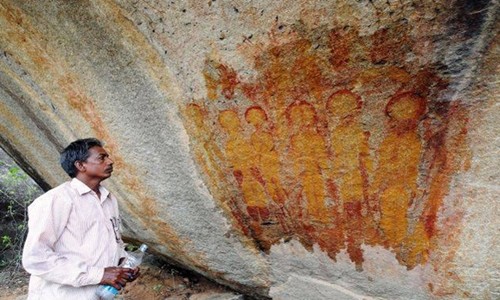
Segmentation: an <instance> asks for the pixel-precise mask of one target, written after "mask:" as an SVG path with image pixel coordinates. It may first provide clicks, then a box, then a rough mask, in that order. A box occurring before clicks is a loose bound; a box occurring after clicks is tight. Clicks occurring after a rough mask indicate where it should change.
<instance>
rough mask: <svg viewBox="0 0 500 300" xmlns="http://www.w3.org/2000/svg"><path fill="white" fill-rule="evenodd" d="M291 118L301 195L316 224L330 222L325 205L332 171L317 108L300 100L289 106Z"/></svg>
mask: <svg viewBox="0 0 500 300" xmlns="http://www.w3.org/2000/svg"><path fill="white" fill-rule="evenodd" d="M287 112H288V113H287V117H288V121H289V123H290V126H291V127H292V128H291V130H290V131H291V132H293V135H292V136H291V138H290V154H291V157H292V161H293V170H294V174H295V176H296V178H297V179H298V180H299V183H300V185H301V188H302V190H301V195H300V196H301V197H302V198H303V199H305V200H306V202H307V210H306V211H307V214H308V217H309V220H310V221H312V222H313V223H320V224H325V223H328V222H329V219H330V218H329V212H328V211H327V209H326V206H325V200H326V190H325V176H326V175H327V172H328V169H329V167H328V153H327V149H326V143H325V140H324V138H323V136H321V135H320V134H319V133H318V132H317V128H316V125H317V124H316V123H317V121H316V111H315V110H314V108H313V107H312V105H311V104H309V103H307V102H305V101H300V102H296V103H294V104H292V105H290V106H289V107H288V111H287Z"/></svg>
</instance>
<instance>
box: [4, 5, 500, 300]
mask: <svg viewBox="0 0 500 300" xmlns="http://www.w3.org/2000/svg"><path fill="white" fill-rule="evenodd" d="M497 16H498V2H497V1H465V0H456V1H441V0H439V1H426V0H424V1H408V0H401V1H385V0H384V1H378V0H373V1H372V0H370V1H364V0H359V1H321V0H316V1H260V0H259V1H220V0H217V1H215V0H211V1H209V0H207V1H159V0H143V1H132V0H114V1H112V0H99V1H97V0H94V1H62V0H61V1H55V0H54V1H43V0H42V1H40V0H38V1H34V0H32V1H20V0H19V1H13V0H12V1H11V0H3V1H1V2H0V50H1V51H0V120H1V124H0V129H1V132H0V145H1V146H2V148H4V149H5V150H7V152H9V153H10V154H11V155H12V156H13V157H14V158H15V159H16V160H17V161H18V162H19V163H20V164H21V165H22V166H23V167H24V168H25V169H26V170H27V171H28V172H29V173H30V174H31V175H32V176H33V177H34V178H35V180H37V182H38V183H39V184H40V185H41V186H42V187H44V188H45V189H48V188H50V187H52V186H55V185H56V184H58V183H59V182H61V181H64V180H66V176H65V174H63V172H62V170H60V168H59V167H58V162H57V159H58V154H57V153H58V151H60V150H61V149H62V148H63V147H64V146H65V145H66V144H67V143H68V142H70V141H71V140H73V139H76V138H82V137H88V136H95V137H97V138H99V139H102V140H104V141H105V142H106V147H107V148H108V150H109V151H110V152H111V153H112V157H113V159H114V161H115V169H116V170H117V171H116V172H115V173H116V174H114V176H113V178H112V179H110V180H108V181H107V182H106V184H107V186H108V187H109V188H110V189H111V190H112V191H113V192H114V193H116V194H117V196H118V197H119V199H120V205H121V208H122V212H123V214H124V222H123V225H124V229H125V235H126V236H127V237H129V238H130V239H133V240H140V241H142V242H146V243H148V244H149V245H150V246H151V249H152V250H153V251H155V252H156V253H159V254H161V255H164V256H166V257H169V258H170V259H173V260H175V261H177V262H178V263H179V264H181V265H183V266H185V267H187V268H190V269H192V270H195V271H198V272H200V273H202V274H205V275H207V276H208V277H210V278H212V279H214V280H216V281H218V282H221V283H224V284H227V285H230V286H232V287H234V288H236V289H238V290H240V291H242V292H245V293H249V294H253V295H257V296H263V297H272V298H273V299H370V298H377V299H380V298H382V299H383V298H387V299H434V298H442V299H457V298H475V299H495V298H496V299H498V298H499V297H500V284H499V280H500V278H499V277H500V275H499V269H500V258H499V255H498V253H500V249H499V246H498V238H499V234H498V232H499V221H498V216H499V215H500V211H499V210H500V204H499V201H498V198H499V196H500V195H499V186H498V182H499V180H500V178H499V171H498V161H499V159H498V157H500V156H499V154H500V153H499V149H500V142H499V138H498V137H499V128H500V124H499V121H498V113H499V111H498V107H499V105H498V94H499V92H500V91H499V86H498V59H499V43H498V28H499V27H498V23H497V22H498V20H497Z"/></svg>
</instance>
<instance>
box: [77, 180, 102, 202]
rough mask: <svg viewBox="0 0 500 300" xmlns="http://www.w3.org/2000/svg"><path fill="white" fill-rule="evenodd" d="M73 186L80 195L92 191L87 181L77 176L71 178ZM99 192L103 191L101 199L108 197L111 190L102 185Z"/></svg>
mask: <svg viewBox="0 0 500 300" xmlns="http://www.w3.org/2000/svg"><path fill="white" fill-rule="evenodd" d="M71 186H72V187H73V188H74V189H76V191H77V192H78V194H80V196H81V195H83V194H86V193H89V192H91V191H92V190H91V189H90V188H89V187H88V186H87V185H86V184H85V183H83V182H81V181H80V180H79V179H77V178H76V177H75V178H73V179H71ZM99 192H101V199H106V198H107V197H108V195H109V191H108V190H107V189H106V188H105V187H103V186H102V185H100V186H99Z"/></svg>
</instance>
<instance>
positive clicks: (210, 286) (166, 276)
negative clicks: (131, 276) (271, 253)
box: [0, 256, 232, 300]
mask: <svg viewBox="0 0 500 300" xmlns="http://www.w3.org/2000/svg"><path fill="white" fill-rule="evenodd" d="M13 271H14V270H13V269H10V270H5V269H4V270H2V271H0V300H25V299H26V295H27V293H28V280H29V274H27V273H26V272H24V270H22V269H20V270H17V271H15V272H13ZM231 292H232V291H231V290H229V289H228V288H226V287H224V286H222V285H219V284H217V283H214V282H212V281H210V280H208V279H207V278H205V277H203V276H201V275H198V274H196V273H193V272H190V271H186V270H183V269H180V268H176V267H174V266H172V265H170V264H168V263H166V262H165V261H162V260H159V259H157V258H155V257H154V256H148V257H146V259H145V262H144V263H143V264H142V265H141V276H140V277H139V278H138V279H137V280H136V281H134V282H132V283H129V284H128V285H127V286H126V288H125V290H124V291H123V292H122V293H121V294H120V296H119V297H117V299H119V300H137V299H141V300H164V299H169V300H185V299H186V300H188V299H191V300H192V299H207V298H206V297H204V295H214V294H218V293H231ZM208 298H209V297H208Z"/></svg>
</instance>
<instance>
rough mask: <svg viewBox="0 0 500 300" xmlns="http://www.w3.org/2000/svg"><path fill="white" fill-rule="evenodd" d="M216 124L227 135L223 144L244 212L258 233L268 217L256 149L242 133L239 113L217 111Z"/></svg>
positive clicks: (266, 201)
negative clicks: (217, 122) (247, 214)
mask: <svg viewBox="0 0 500 300" xmlns="http://www.w3.org/2000/svg"><path fill="white" fill-rule="evenodd" d="M219 123H220V125H221V127H222V128H223V129H224V130H225V131H226V133H227V135H228V138H227V142H226V146H225V154H226V158H227V160H228V162H229V164H230V167H231V169H232V170H233V175H234V177H235V178H236V181H237V182H238V184H239V187H240V189H241V192H242V194H243V198H244V200H245V203H246V205H247V211H248V213H249V215H250V217H251V218H252V220H253V221H254V223H253V224H252V226H253V230H254V231H256V233H257V234H259V233H260V225H259V224H261V223H262V222H266V221H267V220H268V219H269V210H268V208H267V207H268V197H267V195H266V191H265V189H264V185H263V183H262V182H259V180H258V176H256V174H258V169H257V167H256V166H257V164H258V161H257V156H256V151H255V150H254V149H252V146H251V144H250V143H249V141H248V140H246V139H245V138H244V136H243V131H242V128H241V124H240V119H239V117H238V114H237V113H236V112H235V111H232V110H224V111H222V112H221V113H220V114H219Z"/></svg>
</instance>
